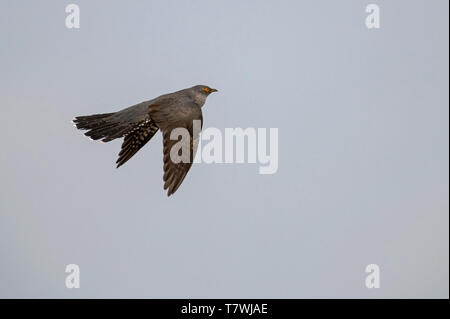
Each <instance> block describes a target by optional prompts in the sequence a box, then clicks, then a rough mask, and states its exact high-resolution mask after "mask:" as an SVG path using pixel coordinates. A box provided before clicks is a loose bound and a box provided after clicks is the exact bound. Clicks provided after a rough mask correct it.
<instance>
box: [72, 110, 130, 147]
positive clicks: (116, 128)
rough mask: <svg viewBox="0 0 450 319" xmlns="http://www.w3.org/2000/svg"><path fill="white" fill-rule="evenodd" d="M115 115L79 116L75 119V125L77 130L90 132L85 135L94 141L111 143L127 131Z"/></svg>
mask: <svg viewBox="0 0 450 319" xmlns="http://www.w3.org/2000/svg"><path fill="white" fill-rule="evenodd" d="M114 114H115V113H104V114H94V115H86V116H77V117H75V118H74V119H73V121H72V122H73V124H74V125H75V127H76V128H77V129H80V130H88V131H87V132H86V133H84V135H86V136H88V137H90V138H91V139H93V140H99V139H103V141H105V142H109V141H111V140H113V139H114V138H117V137H120V136H116V135H117V133H118V132H121V131H123V130H124V129H125V127H123V125H121V123H119V122H118V121H117V119H115V118H114V117H113V115H114Z"/></svg>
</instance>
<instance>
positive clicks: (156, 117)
mask: <svg viewBox="0 0 450 319" xmlns="http://www.w3.org/2000/svg"><path fill="white" fill-rule="evenodd" d="M216 91H217V90H215V89H211V88H209V87H207V86H204V85H197V86H194V87H192V88H189V89H184V90H181V91H177V92H174V93H169V94H164V95H161V96H159V97H157V98H155V99H153V100H149V101H145V102H142V103H139V104H136V105H133V106H130V107H128V108H125V109H123V110H121V111H118V112H115V113H104V114H95V115H88V116H78V117H75V118H74V120H73V123H74V124H75V126H76V127H77V128H78V129H82V130H88V131H87V132H86V133H85V135H86V136H88V137H90V138H91V139H93V140H102V141H103V142H109V141H112V140H114V139H116V138H122V137H124V141H123V143H122V149H121V151H120V153H119V158H118V159H117V162H116V163H117V167H120V166H121V165H123V164H124V163H125V162H126V161H128V160H129V159H130V158H131V157H132V156H133V155H134V154H136V152H137V151H139V149H141V148H142V147H143V146H144V145H145V144H146V143H147V142H148V141H149V140H150V139H151V138H152V137H153V136H154V135H155V134H156V132H157V131H158V130H161V131H162V134H163V144H164V178H163V179H164V182H165V183H164V189H168V193H167V194H168V195H169V196H170V195H171V194H173V193H174V192H175V191H176V190H177V189H178V187H179V186H180V185H181V183H182V182H183V180H184V178H185V176H186V174H187V172H188V171H189V169H190V167H191V166H192V162H193V158H194V156H195V151H196V146H195V145H196V140H197V139H198V136H194V133H195V132H194V130H193V122H194V121H195V120H199V121H200V123H203V116H202V110H201V108H202V106H203V105H204V104H205V101H206V98H207V97H208V95H209V94H211V93H212V92H216ZM176 128H183V129H187V130H188V131H189V134H190V161H189V162H180V163H175V162H174V161H172V159H171V158H170V150H171V149H172V146H173V145H174V144H175V143H177V142H178V141H177V140H171V139H170V134H171V132H172V130H173V129H176ZM197 133H199V132H197Z"/></svg>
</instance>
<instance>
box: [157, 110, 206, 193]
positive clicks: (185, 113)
mask: <svg viewBox="0 0 450 319" xmlns="http://www.w3.org/2000/svg"><path fill="white" fill-rule="evenodd" d="M183 102H184V101H181V102H180V101H177V103H176V104H174V105H172V106H170V107H167V106H164V107H159V106H158V105H152V106H151V107H150V116H151V117H152V119H153V120H154V121H155V122H156V124H157V125H158V127H159V128H160V129H161V130H162V133H163V143H164V177H163V180H164V189H167V196H170V195H172V194H173V193H175V192H176V191H177V189H178V188H179V187H180V185H181V183H182V182H183V180H184V178H185V177H186V174H187V173H188V171H189V169H190V168H191V166H192V163H193V161H194V158H195V153H196V152H197V146H198V141H199V135H200V130H201V128H202V125H203V117H202V111H201V108H200V107H199V106H197V105H196V104H194V103H192V104H190V103H189V102H184V103H183ZM195 121H199V122H195ZM197 124H199V125H197ZM197 126H198V127H197ZM177 128H182V129H186V130H187V131H188V132H189V138H188V139H187V140H186V139H185V140H184V142H185V143H189V144H188V145H184V146H185V147H184V148H183V147H180V148H179V150H180V152H181V153H182V152H183V149H188V150H189V154H188V155H189V159H188V160H187V161H186V160H185V161H178V159H179V158H178V159H175V158H171V150H172V148H173V147H174V146H175V144H177V143H183V139H182V138H181V139H178V140H172V139H171V138H170V134H171V133H172V130H174V129H177ZM175 135H176V134H175ZM175 137H177V136H175ZM177 149H178V147H177ZM180 152H179V153H178V155H179V156H181V157H183V155H187V154H180ZM172 153H174V152H172Z"/></svg>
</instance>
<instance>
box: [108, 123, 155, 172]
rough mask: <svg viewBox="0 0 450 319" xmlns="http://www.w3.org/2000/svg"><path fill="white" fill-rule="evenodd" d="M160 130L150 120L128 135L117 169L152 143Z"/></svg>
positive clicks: (124, 141) (123, 144)
mask: <svg viewBox="0 0 450 319" xmlns="http://www.w3.org/2000/svg"><path fill="white" fill-rule="evenodd" d="M158 130H159V128H158V126H157V125H156V124H155V123H154V122H153V121H152V120H151V119H150V118H148V119H146V120H145V121H143V122H142V123H140V124H139V125H138V126H136V127H135V128H134V129H133V130H132V131H131V132H129V133H127V134H126V135H125V138H124V140H123V143H122V149H121V150H120V153H119V158H118V159H117V161H116V163H117V167H120V166H122V165H123V164H125V162H126V161H128V160H129V159H130V158H131V157H133V155H134V154H136V153H137V151H139V150H140V149H141V148H142V147H143V146H144V145H145V144H146V143H147V142H148V141H150V139H151V138H152V137H153V135H155V133H156V132H158Z"/></svg>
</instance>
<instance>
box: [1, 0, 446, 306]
mask: <svg viewBox="0 0 450 319" xmlns="http://www.w3.org/2000/svg"><path fill="white" fill-rule="evenodd" d="M69 3H76V4H78V5H79V6H80V9H81V28H80V29H78V30H75V29H72V30H69V29H67V28H66V27H65V22H64V20H65V17H66V13H65V6H66V5H67V4H69ZM368 3H377V4H379V5H380V8H381V28H380V29H378V30H368V29H367V28H366V27H365V24H364V20H365V17H366V15H367V14H366V13H365V6H366V5H367V4H368ZM448 9H449V8H448V1H445V0H441V1H438V0H434V1H370V2H369V1H355V0H351V1H350V0H348V1H332V0H330V1H229V2H227V3H226V4H225V3H224V2H223V1H133V2H125V1H71V2H69V1H39V2H38V1H34V2H30V1H23V0H22V1H6V0H3V1H1V2H0V105H1V111H2V115H1V117H0V124H1V125H0V130H1V132H2V136H3V143H2V151H1V152H0V167H1V168H0V174H1V175H0V177H1V179H0V180H1V182H0V188H1V193H0V194H1V195H0V196H1V197H0V210H1V213H0V256H1V257H0V297H4V298H5V297H8V298H9V297H19V298H21V297H59V298H71V297H74V298H82V297H84V298H90V297H127V298H128V297H138V298H141V297H145V298H163V297H170V298H172V297H177V298H183V297H191V298H201V297H210V298H214V297H222V298H227V297H239V298H240V297H254V298H258V297H272V298H312V297H331V298H338V297H344V298H346V297H357V298H380V297H384V298H392V297H413V298H416V297H425V298H429V297H439V298H443V297H446V298H448V296H449V286H448V283H449V255H448V251H449V246H448V237H449V228H448V225H449V197H448V193H449V188H448V182H449V180H448V176H449V171H448V163H449V148H448V143H449V141H448V130H449V122H448V116H449V114H448V113H449V109H448V104H449V98H448V96H449V95H448V85H449V80H448V67H449V65H448V56H449V55H448V54H449V52H448V45H449V43H448V21H449V17H448ZM195 84H207V85H210V86H212V87H215V88H218V89H219V92H218V93H217V94H214V95H212V96H211V97H209V98H208V101H207V103H206V106H205V107H204V108H203V117H204V126H205V127H210V126H211V127H218V128H220V129H224V128H226V127H244V128H245V127H266V128H269V127H277V128H278V129H279V169H278V172H277V173H276V174H274V175H259V174H258V165H256V164H216V165H214V164H210V165H208V164H199V165H194V166H193V168H192V169H191V171H190V172H189V174H188V176H187V178H186V180H185V181H184V182H183V184H182V186H181V187H180V189H179V190H178V192H177V193H176V194H175V195H174V196H172V197H170V198H167V197H166V195H165V192H164V191H163V189H162V185H163V182H162V138H161V136H160V134H158V135H157V136H156V137H155V138H154V139H153V140H152V141H151V142H150V143H148V144H147V145H146V146H145V147H144V148H143V149H142V150H141V151H140V152H139V153H138V154H137V155H136V156H135V157H133V158H132V159H131V160H130V161H129V162H128V163H127V164H125V165H124V166H123V167H121V168H120V169H118V170H117V169H115V165H114V162H115V160H116V158H117V157H116V156H117V153H118V152H119V150H120V143H121V142H120V141H113V142H111V143H107V144H101V143H98V142H92V141H90V140H89V139H87V138H85V137H84V136H83V135H82V134H81V133H80V132H79V131H77V130H75V129H74V127H73V126H72V125H71V123H70V120H71V119H72V117H73V116H76V115H86V114H94V113H104V112H112V111H115V110H119V109H121V108H123V107H126V106H130V105H133V104H136V103H138V102H141V101H143V100H147V99H151V98H153V97H156V96H158V95H160V94H163V93H167V92H172V91H175V90H178V89H182V88H185V87H189V86H192V85H195ZM70 263H75V264H78V265H79V266H80V268H81V288H80V289H72V290H69V289H67V288H66V287H65V285H64V281H65V276H66V274H65V273H64V269H65V266H66V265H67V264H70ZM371 263H376V264H378V265H379V266H380V269H381V288H380V289H372V290H369V289H367V288H366V287H365V284H364V280H365V276H366V273H365V272H364V269H365V267H366V265H367V264H371Z"/></svg>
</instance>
